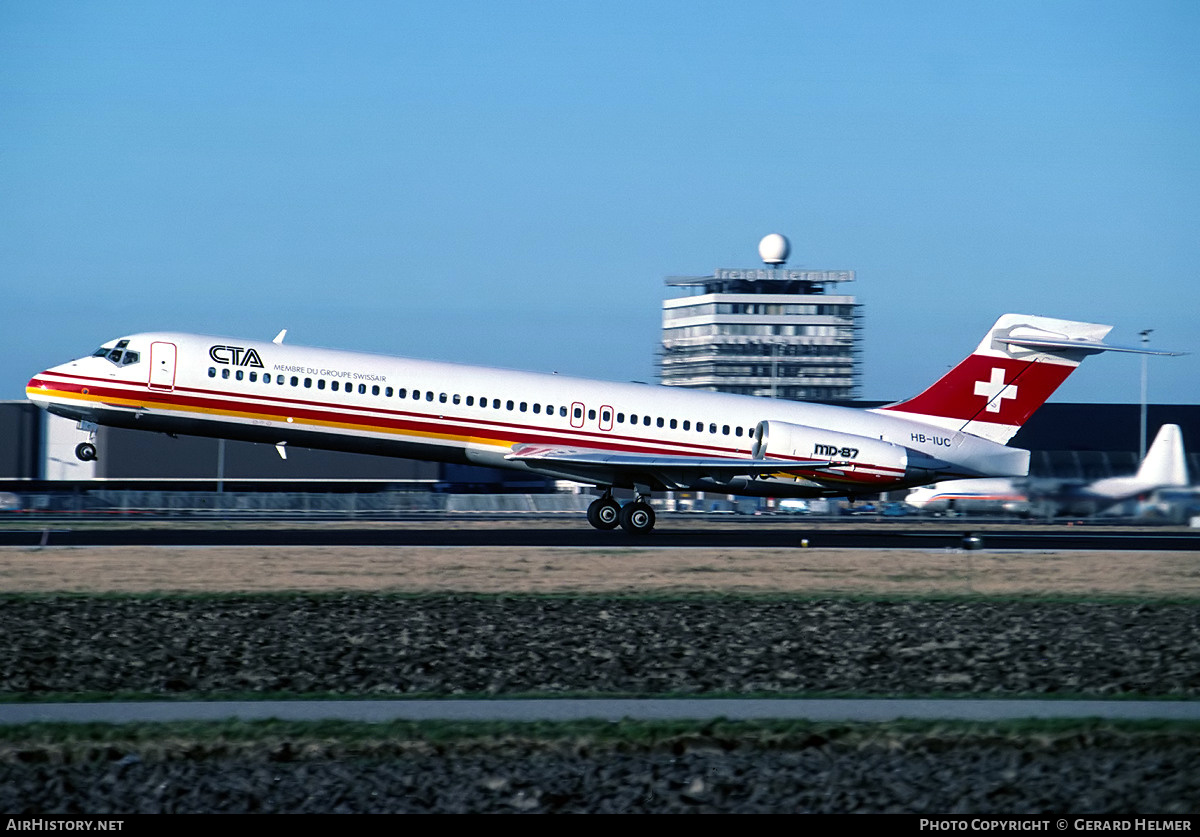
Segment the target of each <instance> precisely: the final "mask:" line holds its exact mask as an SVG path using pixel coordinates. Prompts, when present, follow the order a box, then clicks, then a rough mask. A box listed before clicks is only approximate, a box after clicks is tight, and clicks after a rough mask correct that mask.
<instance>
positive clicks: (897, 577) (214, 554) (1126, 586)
mask: <svg viewBox="0 0 1200 837" xmlns="http://www.w3.org/2000/svg"><path fill="white" fill-rule="evenodd" d="M0 591H3V592H6V593H26V592H28V593H47V592H71V593H151V592H163V593H168V592H169V593H179V592H182V593H208V592H251V593H261V592H270V591H315V592H331V591H356V592H403V593H425V592H478V593H588V594H597V593H606V594H628V593H672V594H675V593H718V592H727V593H742V594H746V593H764V594H765V593H790V594H803V595H826V594H842V595H844V594H884V595H964V594H984V595H1033V596H1053V595H1072V596H1080V595H1082V596H1133V597H1145V598H1197V597H1200V552H1083V551H1060V552H1054V551H1047V552H1040V551H1039V552H1034V551H1029V552H1017V551H1012V552H1000V551H995V552H993V551H987V550H980V551H963V550H957V549H947V550H926V551H922V550H850V549H679V548H640V547H621V546H614V547H612V548H604V549H586V548H558V547H554V548H522V547H476V548H469V549H464V548H441V547H348V548H332V547H284V548H269V547H238V548H224V547H212V548H175V547H146V548H142V547H136V548H129V547H98V548H82V547H80V548H61V547H60V548H54V547H50V548H17V547H6V548H0Z"/></svg>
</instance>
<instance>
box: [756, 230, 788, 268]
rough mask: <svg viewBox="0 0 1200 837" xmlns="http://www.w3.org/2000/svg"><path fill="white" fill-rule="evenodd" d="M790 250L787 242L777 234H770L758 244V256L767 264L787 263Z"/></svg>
mask: <svg viewBox="0 0 1200 837" xmlns="http://www.w3.org/2000/svg"><path fill="white" fill-rule="evenodd" d="M790 250H791V245H790V244H788V240H787V239H786V238H784V237H783V236H782V235H780V234H779V233H771V234H770V235H768V236H764V237H763V240H762V241H760V242H758V255H760V256H762V260H763V261H764V262H766V263H767V264H783V263H784V262H786V261H787V257H788V252H789V251H790Z"/></svg>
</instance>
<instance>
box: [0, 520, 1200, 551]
mask: <svg viewBox="0 0 1200 837" xmlns="http://www.w3.org/2000/svg"><path fill="white" fill-rule="evenodd" d="M966 534H967V530H964V529H962V528H946V529H931V528H923V527H922V528H916V527H911V526H906V525H905V524H903V523H896V524H894V525H892V526H887V527H878V528H854V527H850V526H847V527H845V528H837V529H833V528H830V529H818V528H806V527H804V526H803V525H801V524H790V523H789V524H782V525H781V524H772V525H759V523H758V521H755V520H747V521H746V524H745V526H740V527H729V528H722V529H715V528H711V527H706V526H702V525H698V526H696V527H694V528H690V527H689V528H684V527H682V526H680V527H676V528H671V529H667V528H663V529H660V530H658V531H655V532H653V533H652V534H650V535H648V536H643V537H631V536H629V535H627V534H625V533H624V532H623V531H620V530H618V531H615V532H599V531H596V530H594V529H591V528H589V527H588V526H587V524H586V523H584V522H583V521H578V522H576V521H574V520H562V521H555V522H553V523H548V522H546V521H545V520H544V519H540V518H539V519H535V520H531V521H530V522H529V525H528V526H523V527H519V528H512V527H502V526H494V527H492V526H486V525H476V526H470V527H462V526H454V525H452V524H441V523H436V522H431V523H429V524H426V525H422V526H418V527H388V526H375V527H363V528H341V527H335V526H330V525H327V524H326V525H321V524H315V525H311V526H302V525H297V526H293V527H277V528H268V527H263V528H248V527H242V526H236V527H235V526H228V525H226V526H222V525H221V524H219V523H218V524H214V526H213V528H206V529H185V528H179V527H169V526H162V527H148V528H125V527H120V528H109V527H104V528H86V527H85V528H70V527H65V526H48V527H47V528H44V529H4V530H0V546H39V545H40V546H525V547H530V546H558V547H605V548H612V547H614V546H660V547H705V548H711V547H720V548H745V547H758V548H770V547H792V546H800V545H801V544H804V545H806V546H809V547H812V548H839V549H947V548H955V547H962V546H964V545H966V546H969V547H971V548H984V549H1052V550H1062V549H1089V550H1139V551H1149V550H1172V551H1179V550H1186V551H1200V530H1197V531H1190V530H1188V531H1181V530H1179V529H1173V530H1168V531H1163V532H1157V531H1154V530H1149V529H1145V530H1133V529H1131V530H1122V529H1115V528H1114V529H1108V528H1105V527H1095V528H1089V529H1087V530H1084V529H1083V527H1078V528H1076V527H1066V526H1063V527H1062V528H1061V529H1027V530H1023V529H1021V528H1020V527H1014V528H1012V529H1005V530H998V529H997V530H987V531H983V530H979V531H976V532H974V534H975V535H976V536H977V537H978V538H979V541H977V542H973V543H971V544H966V543H965V542H964V537H965V536H966Z"/></svg>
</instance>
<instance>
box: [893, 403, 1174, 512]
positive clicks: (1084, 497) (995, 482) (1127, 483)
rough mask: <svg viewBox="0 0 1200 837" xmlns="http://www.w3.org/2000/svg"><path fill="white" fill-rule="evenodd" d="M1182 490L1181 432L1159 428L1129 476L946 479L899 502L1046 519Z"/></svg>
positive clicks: (1171, 426)
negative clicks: (1077, 480)
mask: <svg viewBox="0 0 1200 837" xmlns="http://www.w3.org/2000/svg"><path fill="white" fill-rule="evenodd" d="M1187 485H1188V471H1187V456H1186V453H1185V451H1184V449H1183V431H1182V430H1181V429H1180V427H1179V425H1178V424H1164V425H1163V426H1162V427H1160V428H1159V429H1158V434H1157V435H1156V436H1155V437H1154V443H1153V444H1152V445H1150V449H1149V450H1148V451H1146V458H1145V459H1143V460H1142V462H1141V464H1140V465H1139V466H1138V470H1137V473H1136V474H1134V475H1133V476H1128V477H1107V478H1105V479H1102V480H1096V481H1095V482H1091V483H1087V484H1086V485H1073V484H1070V483H1064V482H1051V483H1045V482H1041V483H1038V482H1034V483H1031V484H1029V485H1027V486H1024V487H1022V486H1020V485H1018V484H1017V482H1016V481H1014V480H1011V479H1001V478H996V479H977V480H950V481H948V482H939V483H935V484H934V485H929V486H922V487H920V488H914V489H912V490H911V491H909V492H908V495H907V496H906V497H905V498H904V502H905V503H907V504H908V505H910V506H915V507H916V508H919V509H923V510H925V511H935V512H936V511H950V510H954V511H960V512H964V513H971V512H976V513H983V514H987V513H996V512H1007V513H1010V514H1019V515H1028V514H1031V513H1033V512H1034V511H1041V512H1043V513H1045V514H1048V515H1070V516H1076V517H1084V516H1087V515H1092V514H1097V513H1099V512H1102V511H1104V510H1105V509H1107V508H1110V507H1111V506H1114V505H1116V504H1117V503H1120V502H1121V501H1123V500H1129V499H1132V498H1134V497H1138V496H1140V495H1142V494H1149V493H1150V492H1152V491H1157V490H1158V489H1160V488H1184V487H1186V486H1187Z"/></svg>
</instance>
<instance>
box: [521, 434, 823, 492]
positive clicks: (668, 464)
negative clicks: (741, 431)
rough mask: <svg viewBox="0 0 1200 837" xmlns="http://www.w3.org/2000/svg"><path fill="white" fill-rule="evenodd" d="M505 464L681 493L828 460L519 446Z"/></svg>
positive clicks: (812, 466) (814, 465)
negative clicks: (710, 480)
mask: <svg viewBox="0 0 1200 837" xmlns="http://www.w3.org/2000/svg"><path fill="white" fill-rule="evenodd" d="M504 458H505V459H508V460H512V461H516V462H524V463H526V464H527V465H529V466H530V467H531V468H534V469H536V470H539V471H543V472H547V473H554V474H556V475H559V476H563V477H565V478H567V479H582V480H585V481H586V480H590V479H593V478H595V477H597V476H598V475H608V476H609V478H608V479H605V480H604V481H606V482H612V483H615V484H627V483H629V484H631V483H634V482H640V483H644V484H649V485H653V486H655V487H656V488H660V490H662V489H682V488H687V487H688V486H689V485H691V484H692V483H694V482H695V481H696V480H697V479H702V478H704V477H716V478H719V479H728V478H729V477H736V476H741V475H745V476H759V475H762V474H773V473H778V472H780V471H795V470H797V469H799V468H803V469H806V470H808V469H820V468H828V467H831V466H832V465H835V464H836V463H834V462H833V461H832V460H829V459H735V458H732V457H725V456H673V455H670V454H653V453H628V452H618V451H610V450H600V449H595V448H574V447H557V446H553V445H537V444H520V445H514V446H513V452H512V453H510V454H507V455H506V456H505V457H504Z"/></svg>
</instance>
